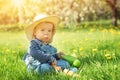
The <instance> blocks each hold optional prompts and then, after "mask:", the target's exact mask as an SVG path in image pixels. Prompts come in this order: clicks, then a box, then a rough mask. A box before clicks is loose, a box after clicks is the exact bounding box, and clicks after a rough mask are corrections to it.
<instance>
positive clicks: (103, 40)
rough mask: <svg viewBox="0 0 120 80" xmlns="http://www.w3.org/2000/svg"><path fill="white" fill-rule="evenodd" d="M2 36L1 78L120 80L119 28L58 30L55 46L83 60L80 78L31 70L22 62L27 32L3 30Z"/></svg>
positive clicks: (0, 55) (3, 79) (0, 40)
mask: <svg viewBox="0 0 120 80" xmlns="http://www.w3.org/2000/svg"><path fill="white" fill-rule="evenodd" d="M0 37H1V38H0V80H119V76H120V74H119V72H120V30H119V29H113V28H109V29H105V28H99V29H98V28H90V29H83V28H80V29H78V30H57V33H56V34H55V36H54V40H53V42H52V45H53V46H55V47H56V48H57V49H58V51H63V52H64V53H66V54H70V55H72V56H75V57H77V58H78V59H80V61H81V66H80V68H79V71H78V75H79V76H78V77H70V76H66V75H65V74H63V73H56V74H55V73H53V74H48V75H38V74H32V73H28V72H27V71H26V66H25V64H24V62H23V61H22V57H23V55H24V53H25V51H26V49H27V46H28V41H27V39H26V37H25V34H24V32H0Z"/></svg>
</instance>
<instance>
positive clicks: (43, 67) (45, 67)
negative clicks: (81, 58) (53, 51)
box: [27, 60, 70, 73]
mask: <svg viewBox="0 0 120 80" xmlns="http://www.w3.org/2000/svg"><path fill="white" fill-rule="evenodd" d="M57 66H60V67H61V68H62V69H65V68H66V69H68V68H70V65H69V63H68V62H67V61H65V60H57ZM27 69H28V71H31V70H33V71H35V72H38V73H48V72H52V71H54V69H53V68H52V66H51V65H49V64H47V63H44V64H39V65H35V64H32V65H27Z"/></svg>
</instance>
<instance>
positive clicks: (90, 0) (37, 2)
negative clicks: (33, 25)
mask: <svg viewBox="0 0 120 80" xmlns="http://www.w3.org/2000/svg"><path fill="white" fill-rule="evenodd" d="M41 13H46V14H49V15H58V16H60V18H61V24H62V27H64V28H75V27H78V26H79V24H82V23H83V22H86V21H87V22H93V24H94V22H95V21H98V22H95V24H103V25H105V24H110V25H113V26H115V27H119V24H120V21H119V20H120V0H0V15H1V16H0V31H11V30H23V29H24V26H26V24H29V23H30V22H32V20H33V18H34V17H35V16H36V15H38V14H41Z"/></svg>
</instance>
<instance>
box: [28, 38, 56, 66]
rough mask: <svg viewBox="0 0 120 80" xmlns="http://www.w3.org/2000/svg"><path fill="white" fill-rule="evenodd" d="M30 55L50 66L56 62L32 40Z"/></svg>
mask: <svg viewBox="0 0 120 80" xmlns="http://www.w3.org/2000/svg"><path fill="white" fill-rule="evenodd" d="M29 54H30V55H31V56H32V57H33V58H34V59H36V60H38V61H40V62H41V63H49V64H51V62H53V61H54V60H56V59H55V58H54V57H53V56H52V55H50V54H48V53H45V52H43V51H41V50H40V47H39V45H38V44H37V43H36V42H35V41H34V40H32V41H31V42H30V46H29Z"/></svg>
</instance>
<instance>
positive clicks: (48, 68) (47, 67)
mask: <svg viewBox="0 0 120 80" xmlns="http://www.w3.org/2000/svg"><path fill="white" fill-rule="evenodd" d="M35 71H36V72H38V73H48V72H51V71H52V67H51V66H50V65H49V64H40V65H39V66H38V67H37V68H36V69H35Z"/></svg>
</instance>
